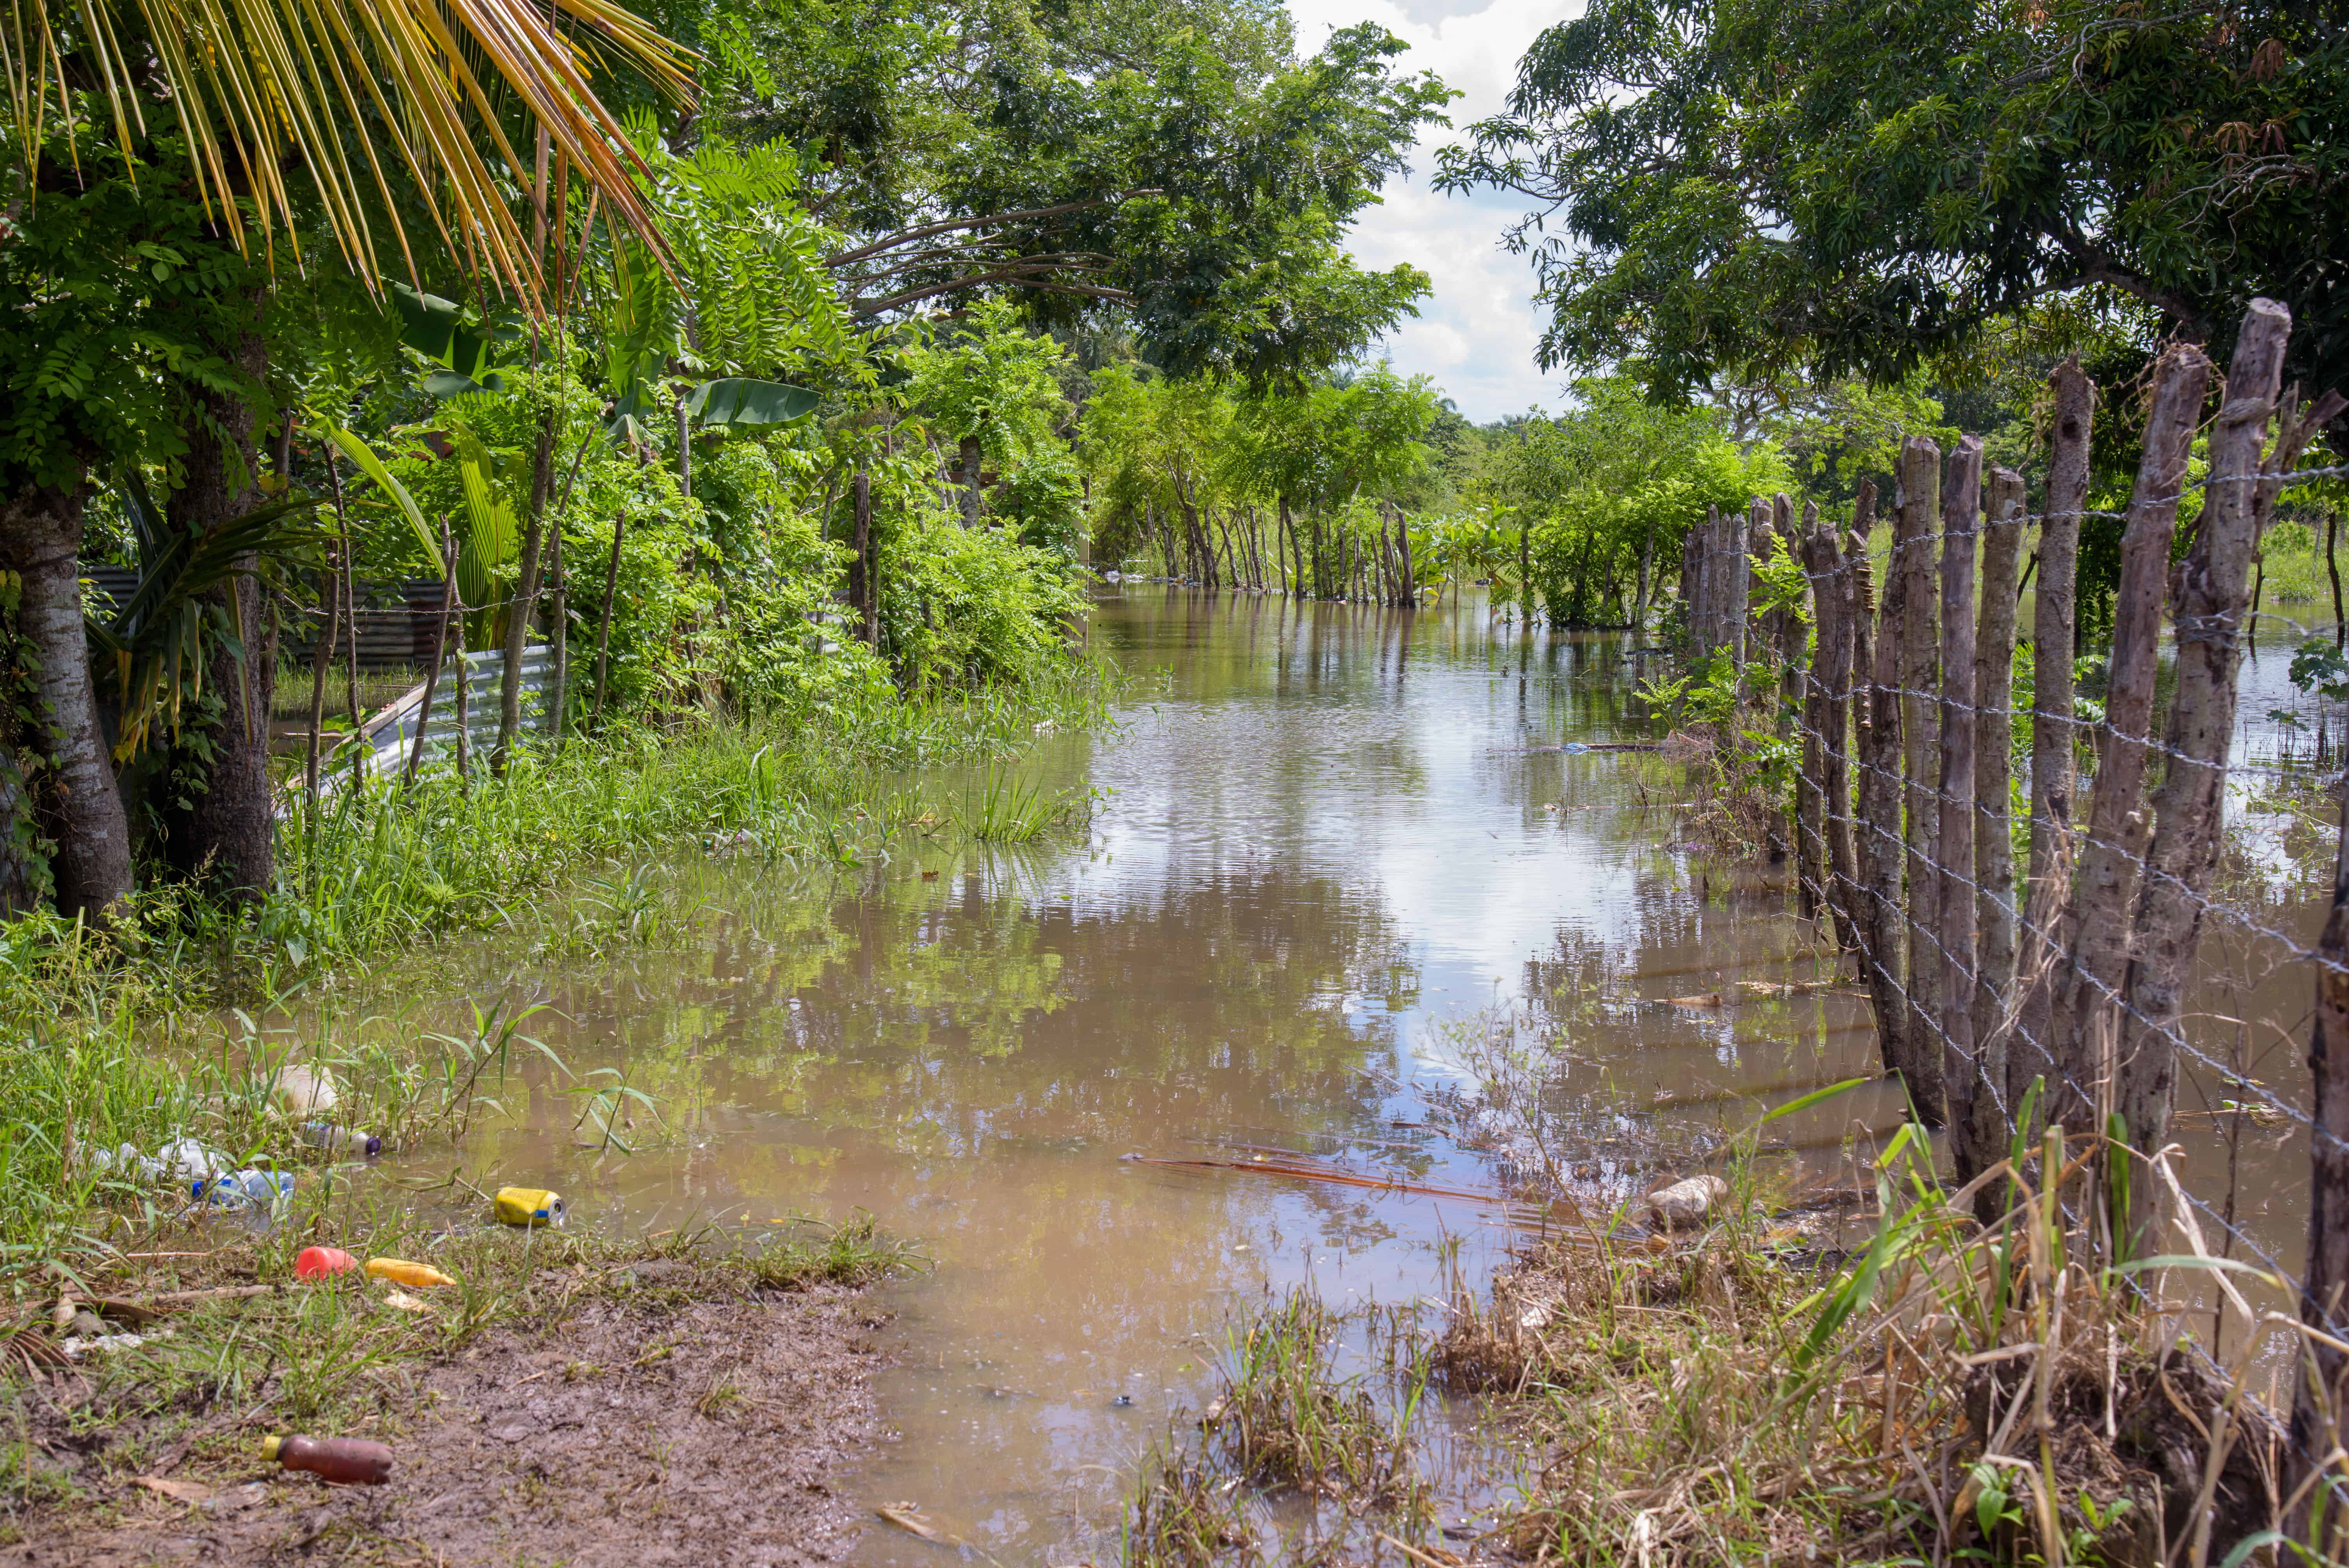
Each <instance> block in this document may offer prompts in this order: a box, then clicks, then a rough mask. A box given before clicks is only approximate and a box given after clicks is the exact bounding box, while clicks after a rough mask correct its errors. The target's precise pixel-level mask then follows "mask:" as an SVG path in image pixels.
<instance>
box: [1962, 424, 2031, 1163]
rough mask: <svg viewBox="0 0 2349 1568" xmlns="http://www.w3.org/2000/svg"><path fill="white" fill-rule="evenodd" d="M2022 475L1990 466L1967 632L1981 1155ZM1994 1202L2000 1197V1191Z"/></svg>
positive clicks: (2002, 1123) (2002, 893)
mask: <svg viewBox="0 0 2349 1568" xmlns="http://www.w3.org/2000/svg"><path fill="white" fill-rule="evenodd" d="M1982 518H1983V522H1982V623H1981V629H1980V633H1979V634H1978V635H1977V636H1976V638H1975V640H1974V709H1975V712H1974V810H1975V813H1976V815H1975V818H1974V868H1973V869H1974V927H1975V931H1976V933H1977V935H1976V944H1975V949H1974V970H1975V984H1974V1000H1973V1036H1974V1050H1975V1053H1976V1055H1977V1056H1978V1057H1980V1059H1981V1063H1982V1096H1983V1098H1984V1099H1985V1100H1987V1101H1990V1102H1992V1103H1995V1102H1997V1101H2000V1100H2003V1101H2004V1102H2005V1103H2004V1108H2003V1109H2002V1111H2001V1112H2000V1113H1999V1116H1998V1136H1997V1138H1996V1139H1995V1140H1993V1141H1992V1142H1991V1143H1986V1144H1984V1145H1983V1146H1982V1147H1983V1150H1985V1151H1987V1153H1986V1157H1987V1160H1988V1161H1989V1162H1991V1163H1996V1162H1997V1161H1998V1160H1999V1159H2001V1158H2002V1157H2003V1155H2004V1154H2005V1152H2006V1149H2007V1146H2008V1141H2009V1139H2010V1138H2011V1136H2012V1134H2013V1121H2012V1118H2013V1115H2014V1111H2015V1109H2016V1102H2015V1099H2014V1098H2013V1093H2012V1091H2011V1089H2010V1088H2009V1083H2010V1077H2011V1075H2010V1074H2009V1073H2008V1071H2007V1062H2006V1054H2007V1051H2006V1027H2005V1025H2006V1008H2007V1004H2008V1002H2009V1001H2010V1000H2011V999H2012V997H2013V992H2014V831H2013V807H2012V804H2011V801H2012V799H2013V782H2014V768H2013V750H2014V612H2015V591H2014V580H2015V573H2016V569H2017V567H2018V565H2019V564H2020V562H2021V561H2022V557H2023V476H2022V475H2021V474H2018V473H2016V472H2015V471H2014V470H2013V469H1992V470H1991V476H1990V483H1989V485H1988V487H1987V493H1986V494H1985V495H1984V497H1983V506H1982ZM2002 1201H2003V1200H2002Z"/></svg>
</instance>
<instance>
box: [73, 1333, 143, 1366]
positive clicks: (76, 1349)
mask: <svg viewBox="0 0 2349 1568" xmlns="http://www.w3.org/2000/svg"><path fill="white" fill-rule="evenodd" d="M154 1337H155V1336H153V1335H151V1334H99V1335H94V1336H88V1337H84V1336H79V1335H67V1336H66V1337H65V1338H64V1339H62V1340H60V1341H58V1343H57V1348H58V1349H60V1350H62V1351H64V1352H65V1353H66V1357H67V1359H68V1360H72V1361H78V1360H80V1359H81V1358H82V1357H84V1356H87V1355H88V1354H89V1353H90V1352H91V1351H93V1350H136V1349H138V1348H139V1347H140V1346H142V1345H144V1344H146V1343H147V1342H148V1341H149V1340H150V1339H152V1338H154Z"/></svg>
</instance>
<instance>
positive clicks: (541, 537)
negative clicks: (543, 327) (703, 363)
mask: <svg viewBox="0 0 2349 1568" xmlns="http://www.w3.org/2000/svg"><path fill="white" fill-rule="evenodd" d="M687 435H688V431H687V428H686V414H685V402H684V399H683V397H682V395H680V396H679V398H678V406H677V453H678V459H677V460H678V483H679V485H680V487H682V486H683V485H685V484H687V483H689V482H690V479H689V477H688V476H689V470H688V468H687V466H686V465H687V464H688V461H689V460H690V459H689V458H688V453H689V452H690V451H691V446H690V445H689V443H688V439H687ZM553 488H554V409H552V408H549V409H548V410H547V411H546V414H545V417H544V418H542V419H541V420H540V421H539V426H538V447H537V449H536V450H535V451H533V453H532V455H531V464H530V523H529V526H528V527H526V528H525V529H524V530H523V536H522V575H521V581H520V582H519V583H517V584H516V586H515V589H514V597H513V603H511V604H509V605H507V606H506V637H505V668H504V670H503V671H502V672H501V674H500V676H499V678H498V748H497V750H496V751H494V752H492V754H491V756H490V770H491V771H492V772H493V773H495V774H497V775H498V776H499V777H500V778H503V777H504V776H505V771H506V766H507V764H508V763H509V762H511V761H512V758H513V748H514V742H515V740H516V739H517V738H519V737H520V736H521V734H522V655H523V650H524V649H526V648H527V647H528V646H529V645H530V626H531V623H532V622H533V621H534V620H536V619H537V618H538V574H539V566H540V556H541V554H542V553H543V551H544V550H545V548H546V498H547V492H548V491H549V490H552V489H553Z"/></svg>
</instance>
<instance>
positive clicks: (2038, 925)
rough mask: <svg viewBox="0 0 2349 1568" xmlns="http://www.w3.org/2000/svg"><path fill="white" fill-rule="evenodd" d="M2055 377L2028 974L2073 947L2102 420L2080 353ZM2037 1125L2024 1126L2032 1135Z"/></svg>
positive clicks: (2035, 1054)
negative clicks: (2080, 749)
mask: <svg viewBox="0 0 2349 1568" xmlns="http://www.w3.org/2000/svg"><path fill="white" fill-rule="evenodd" d="M2048 384H2049V386H2050V387H2053V388H2054V396H2055V435H2054V451H2053V454H2052V458H2051V460H2050V462H2049V464H2048V469H2047V517H2046V521H2044V522H2043V523H2042V524H2041V525H2040V531H2039V554H2038V561H2039V577H2038V582H2039V594H2038V597H2037V598H2036V599H2035V600H2033V605H2032V612H2031V706H2032V708H2033V715H2032V720H2031V866H2030V871H2029V872H2028V894H2027V900H2026V905H2027V908H2028V911H2029V918H2028V919H2027V920H2026V921H2025V922H2024V932H2025V935H2024V937H2023V946H2022V948H2021V950H2020V951H2019V952H2018V953H2017V954H2016V966H2017V970H2018V972H2019V973H2020V974H2022V975H2040V974H2042V973H2044V971H2045V970H2046V968H2047V965H2049V964H2050V963H2051V962H2053V960H2054V954H2056V953H2057V952H2060V951H2062V950H2063V948H2064V947H2065V946H2067V945H2069V943H2070V938H2069V937H2068V936H2066V935H2064V934H2062V933H2061V932H2060V930H2059V929H2058V926H2059V923H2060V922H2061V919H2062V914H2063V911H2064V908H2065V906H2066V905H2067V904H2068V903H2070V899H2069V897H2068V893H2069V889H2068V888H2067V887H2066V885H2065V884H2066V883H2067V882H2068V881H2069V880H2070V872H2071V862H2072V850H2071V842H2070V841H2071V831H2072V789H2073V773H2072V755H2073V751H2074V748H2075V746H2076V744H2077V741H2078V733H2077V731H2076V729H2075V727H2074V725H2073V721H2072V645H2073V642H2074V640H2075V635H2076V630H2077V629H2076V626H2075V606H2074V601H2073V590H2074V586H2075V581H2076V579H2077V575H2078V567H2079V559H2080V513H2081V512H2082V511H2084V510H2085V508H2086V507H2087V504H2088V457H2089V444H2090V437H2091V435H2092V433H2093V427H2094V425H2095V409H2096V387H2095V383H2094V382H2092V381H2090V380H2089V379H2088V378H2087V377H2086V376H2085V375H2084V374H2082V373H2081V370H2080V362H2079V360H2078V359H2077V358H2076V357H2075V358H2072V359H2067V360H2065V361H2064V363H2063V364H2061V365H2059V366H2056V367H2055V373H2054V375H2053V376H2051V377H2048ZM2047 995H2049V993H2047V992H2046V991H2044V989H2034V990H2033V991H2032V992H2030V993H2029V994H2027V995H2025V997H2024V999H2023V1013H2022V1015H2021V1016H2019V1017H2018V1018H2017V1020H2016V1023H2015V1027H2014V1029H2013V1032H2012V1034H2010V1036H2009V1037H2008V1041H2007V1053H2006V1087H2007V1103H2008V1104H2009V1105H2010V1106H2020V1105H2021V1104H2022V1103H2023V1093H2024V1091H2025V1090H2026V1089H2027V1088H2029V1087H2030V1085H2031V1083H2032V1082H2033V1080H2034V1079H2037V1078H2053V1076H2054V1070H2055V1063H2054V1057H2052V1056H2051V1055H2049V1053H2048V1050H2047V1046H2046V1039H2047V1014H2046V1008H2045V1006H2044V1004H2045V1000H2046V997H2047ZM2035 1133H2036V1129H2026V1130H2025V1135H2026V1136H2032V1135H2034V1134H2035Z"/></svg>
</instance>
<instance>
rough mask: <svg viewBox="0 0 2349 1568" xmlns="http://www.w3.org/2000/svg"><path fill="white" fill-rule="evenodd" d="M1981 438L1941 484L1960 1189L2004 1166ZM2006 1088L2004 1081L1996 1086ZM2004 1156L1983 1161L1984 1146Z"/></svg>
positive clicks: (1945, 836)
mask: <svg viewBox="0 0 2349 1568" xmlns="http://www.w3.org/2000/svg"><path fill="white" fill-rule="evenodd" d="M1981 524H1982V438H1981V437H1980V436H1965V437H1961V438H1960V439H1959V441H1958V445H1957V449H1955V450H1954V451H1952V452H1951V454H1950V459H1949V464H1948V468H1947V470H1946V474H1945V477H1944V479H1943V481H1942V486H1941V713H1940V719H1941V758H1940V760H1941V768H1940V801H1939V802H1938V808H1939V816H1940V823H1939V827H1940V834H1939V839H1940V842H1939V845H1938V848H1937V849H1936V851H1935V856H1936V859H1937V860H1938V861H1940V868H1941V869H1940V878H1939V882H1938V886H1937V888H1936V892H1938V893H1939V895H1940V896H1939V897H1938V898H1937V899H1936V901H1935V906H1934V913H1933V916H1932V920H1933V924H1934V926H1935V928H1936V929H1935V933H1934V953H1935V956H1936V957H1937V958H1938V959H1939V960H1940V976H1941V978H1940V985H1939V987H1938V988H1937V989H1936V991H1935V993H1934V996H1935V1000H1936V1001H1937V1002H1938V1004H1939V1008H1938V1010H1939V1012H1940V1030H1941V1097H1942V1100H1943V1104H1944V1107H1945V1109H1946V1112H1947V1115H1948V1119H1949V1128H1950V1148H1951V1152H1952V1153H1953V1154H1954V1155H1955V1156H1956V1157H1957V1169H1958V1181H1959V1182H1960V1183H1961V1184H1962V1183H1964V1182H1968V1181H1972V1180H1973V1179H1974V1177H1975V1176H1977V1175H1979V1174H1981V1172H1982V1171H1986V1170H1988V1169H1989V1168H1990V1167H1991V1166H1992V1165H1994V1164H1996V1163H1997V1162H1998V1160H1999V1158H2000V1156H2001V1155H2002V1154H2003V1152H2004V1150H2003V1147H2002V1144H2003V1140H2001V1139H1996V1138H1993V1137H1992V1135H1991V1129H1992V1126H1993V1125H1994V1123H1995V1121H1996V1119H1997V1104H1998V1095H1997V1094H1996V1093H1994V1092H1993V1091H1992V1086H1991V1085H1989V1084H1988V1083H1986V1082H1985V1081H1984V1080H1983V1078H1982V1066H1981V1064H1980V1063H1979V1062H1977V1061H1976V1060H1975V1059H1974V890H1973V887H1972V885H1971V884H1972V882H1973V878H1972V876H1971V872H1972V870H1973V864H1974V729H1975V718H1976V713H1975V708H1976V704H1975V702H1974V541H1975V537H1976V534H1977V532H1978V531H1979V530H1980V528H1981ZM1996 1088H1997V1089H1998V1090H2000V1091H2002V1090H2003V1089H2004V1088H2005V1085H2004V1084H2003V1083H2001V1084H1999V1085H1997V1086H1996ZM1992 1147H1996V1148H1998V1150H1999V1153H1997V1154H1993V1155H1992V1156H1991V1158H1990V1159H1988V1160H1984V1159H1983V1158H1982V1150H1984V1149H1985V1148H1992Z"/></svg>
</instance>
